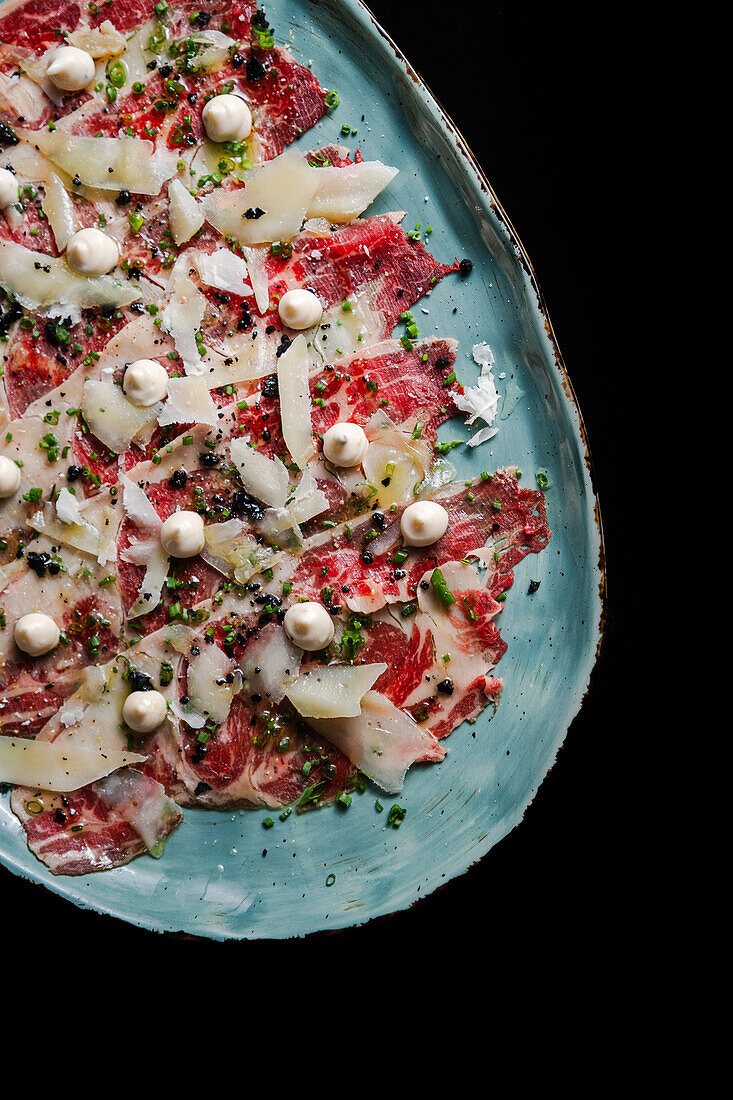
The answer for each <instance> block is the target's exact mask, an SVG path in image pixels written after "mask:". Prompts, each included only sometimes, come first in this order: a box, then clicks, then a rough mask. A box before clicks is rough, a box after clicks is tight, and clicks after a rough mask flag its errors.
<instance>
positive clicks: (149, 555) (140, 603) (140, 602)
mask: <svg viewBox="0 0 733 1100" xmlns="http://www.w3.org/2000/svg"><path fill="white" fill-rule="evenodd" d="M120 557H121V558H122V560H123V561H129V562H131V563H132V564H133V565H145V567H146V568H145V576H144V577H143V580H142V584H141V585H140V593H139V595H138V597H137V599H136V600H135V602H134V603H133V605H132V607H131V608H130V610H129V611H128V612H127V617H128V618H129V619H137V618H138V616H139V615H146V614H147V613H148V611H154V610H155V608H156V607H157V606H158V604H159V603H160V593H161V589H162V588H163V585H164V584H165V578H166V577H167V576H168V555H167V554H166V552H165V550H164V549H163V547H162V546H161V544H160V539H158V538H155V539H149V540H148V541H146V542H133V543H131V545H130V546H128V547H127V549H126V550H123V551H122V553H121V554H120Z"/></svg>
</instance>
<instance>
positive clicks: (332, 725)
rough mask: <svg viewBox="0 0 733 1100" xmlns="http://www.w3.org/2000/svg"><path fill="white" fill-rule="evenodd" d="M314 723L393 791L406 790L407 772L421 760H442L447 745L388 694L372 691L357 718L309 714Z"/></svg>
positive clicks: (361, 768) (383, 787)
mask: <svg viewBox="0 0 733 1100" xmlns="http://www.w3.org/2000/svg"><path fill="white" fill-rule="evenodd" d="M308 725H309V726H312V727H313V729H314V730H316V732H317V733H320V734H322V735H323V737H325V738H326V739H327V740H328V741H330V742H331V744H332V745H335V747H336V748H337V749H340V751H341V752H342V753H343V754H344V756H347V757H348V758H349V760H350V761H351V763H352V764H353V765H354V766H355V767H356V768H358V769H359V771H362V772H364V775H366V776H368V777H369V779H371V780H372V781H373V782H374V783H376V784H377V786H379V787H381V788H382V790H384V791H387V792H388V793H389V794H395V793H396V792H397V791H401V790H402V785H403V783H404V779H405V773H406V772H407V769H408V768H409V767H410V765H411V764H414V763H415V761H417V760H430V761H438V760H442V759H443V758H444V756H445V749H444V748H443V747H442V745H441V744H440V742H439V741H438V740H436V738H435V737H434V736H433V735H432V734H431V733H429V732H428V730H423V729H422V728H421V727H420V726H419V725H418V724H417V722H416V721H415V720H414V718H412V717H411V716H410V715H409V714H407V713H406V712H405V711H403V710H400V709H399V708H398V707H396V706H395V705H394V703H392V702H391V701H390V700H389V699H387V698H386V696H384V695H380V693H379V692H377V691H368V692H367V693H366V695H365V696H364V697H363V699H362V700H361V714H359V715H358V716H356V717H354V718H330V719H323V718H309V719H308Z"/></svg>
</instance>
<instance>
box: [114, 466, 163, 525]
mask: <svg viewBox="0 0 733 1100" xmlns="http://www.w3.org/2000/svg"><path fill="white" fill-rule="evenodd" d="M120 485H121V486H122V507H123V508H124V509H125V515H126V516H127V518H128V519H129V520H130V521H131V522H132V523H134V524H135V526H136V527H140V528H142V529H145V528H147V529H148V530H150V531H155V532H158V531H159V530H160V528H161V526H162V523H163V521H162V519H161V518H160V516H159V515H158V513H157V512H156V511H155V508H153V506H152V504H151V503H150V501H149V500H148V497H147V496H146V494H145V493H144V492H143V491H142V489H141V488H140V486H139V485H136V484H135V482H134V481H130V479H129V477H127V475H126V474H120Z"/></svg>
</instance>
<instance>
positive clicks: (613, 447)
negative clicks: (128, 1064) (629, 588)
mask: <svg viewBox="0 0 733 1100" xmlns="http://www.w3.org/2000/svg"><path fill="white" fill-rule="evenodd" d="M370 6H371V9H372V11H373V12H374V14H375V16H376V17H377V19H378V20H379V21H380V22H381V23H382V25H383V26H384V27H385V29H386V30H387V31H388V32H389V33H390V34H391V35H392V37H393V38H394V39H395V41H396V43H397V44H398V46H399V47H400V48H401V49H402V50H403V52H404V53H405V54H406V55H407V57H408V59H409V60H410V62H411V63H412V64H413V66H414V67H415V68H416V69H417V71H418V72H419V73H420V75H421V76H422V77H423V79H424V80H425V81H426V83H427V84H428V86H429V87H430V89H431V90H432V92H433V93H434V94H435V96H436V97H437V99H438V100H439V102H440V103H441V105H442V106H443V107H444V108H445V109H446V111H447V112H448V114H449V115H450V116H451V117H452V118H453V119H454V121H455V122H456V124H457V125H458V127H459V129H460V130H461V131H462V133H463V135H464V137H465V138H466V140H467V142H468V144H469V146H470V147H471V149H472V150H473V152H474V154H475V156H476V158H477V160H478V162H479V163H480V164H481V165H482V167H483V169H484V171H485V173H486V175H487V176H488V178H489V179H490V181H491V183H492V186H493V188H494V190H495V192H496V194H497V196H498V197H499V199H500V201H501V203H502V204H503V206H504V208H505V210H506V212H507V214H508V216H509V218H510V219H511V221H512V223H513V225H514V227H515V229H516V230H517V232H518V234H519V236H520V238H521V240H522V242H523V244H524V246H525V248H526V250H527V252H528V254H529V256H530V258H531V260H532V263H533V266H534V269H535V272H536V275H537V277H538V280H539V283H540V286H541V288H542V290H543V293H544V296H545V300H546V304H547V307H548V311H549V315H550V317H551V319H552V322H553V326H554V329H555V333H556V336H557V339H558V343H559V346H560V348H561V350H562V353H563V356H564V359H565V363H566V366H567V368H568V371H569V373H570V376H571V378H572V381H573V384H574V387H575V390H576V393H577V396H578V400H579V403H580V406H581V409H582V412H583V416H584V419H585V423H586V427H587V431H588V437H589V442H590V448H591V453H592V455H593V461H594V470H593V475H594V481H595V485H596V489H597V492H598V494H599V496H600V499H601V503H602V509H603V519H604V526H605V538H606V552H607V566H608V579H609V604H608V609H607V624H606V631H605V642H604V648H603V651H602V654H601V658H600V661H599V663H598V665H597V667H596V670H595V672H594V675H593V680H592V684H591V688H590V691H589V694H588V697H587V699H586V701H585V703H584V706H583V708H582V711H581V713H580V714H579V716H578V717H577V718H576V720H575V722H574V723H573V725H572V728H571V730H570V732H569V735H568V737H567V740H566V743H565V746H564V747H563V748H562V750H561V752H560V754H559V757H558V760H557V763H556V765H555V767H554V768H553V770H552V771H551V773H550V775H549V776H548V778H547V780H546V781H545V782H544V783H543V785H542V787H541V789H540V790H539V793H538V795H537V797H536V799H535V801H534V803H533V804H532V806H531V807H530V808H529V810H528V812H527V815H526V818H525V820H524V822H523V823H522V824H521V825H520V826H519V827H518V828H517V829H515V830H514V831H513V832H512V833H511V834H510V835H509V836H508V837H507V838H506V839H505V840H504V841H502V842H501V843H500V844H499V845H498V846H497V847H496V848H495V849H494V850H492V851H491V852H490V853H489V855H488V856H487V857H486V858H485V859H484V860H483V861H481V863H480V864H479V865H477V866H475V867H474V868H472V869H471V870H470V871H469V872H467V873H466V874H465V875H464V876H462V877H461V878H460V879H457V880H455V881H453V882H451V883H449V884H447V885H446V886H445V887H443V888H442V889H441V890H439V891H438V892H436V893H435V894H433V895H432V896H431V897H428V898H426V899H424V900H423V901H421V902H420V903H419V904H418V905H416V906H415V907H413V909H412V910H410V911H409V912H406V913H401V914H396V915H394V916H391V917H387V918H383V919H381V920H378V921H375V922H372V923H371V924H369V925H366V926H365V927H363V928H359V929H353V930H349V931H348V932H343V933H342V932H338V933H328V934H324V935H319V936H316V937H310V938H308V939H307V940H303V941H294V942H287V943H277V942H273V943H267V942H265V943H251V944H249V943H244V944H236V943H232V944H223V945H220V944H214V943H207V942H201V941H191V940H186V939H184V938H182V937H169V936H165V937H164V936H157V935H155V934H153V933H147V932H143V931H141V930H138V929H135V928H133V927H130V926H127V925H124V924H122V923H119V922H116V921H113V920H111V919H109V918H103V917H101V916H98V915H97V914H94V913H89V912H82V911H79V910H78V909H76V908H75V907H73V906H71V905H70V904H69V903H67V902H65V901H62V900H60V899H58V898H57V897H55V896H54V895H52V894H50V893H48V892H46V891H44V890H42V889H41V888H39V887H36V886H33V885H30V884H28V883H26V882H23V881H21V880H19V879H16V878H15V877H13V876H11V875H10V874H9V873H7V872H5V871H0V890H1V891H2V913H1V915H0V929H4V930H9V929H11V928H13V929H16V930H19V929H21V928H22V930H23V934H24V936H26V937H28V942H31V943H32V942H37V943H39V944H43V945H44V954H45V953H46V952H52V951H53V949H54V945H63V949H64V952H65V954H66V953H68V957H69V958H79V957H83V955H84V953H85V952H86V951H87V950H88V949H89V947H90V945H91V943H92V942H93V941H95V940H96V941H99V942H103V943H104V945H105V948H106V950H108V951H110V952H112V953H113V955H117V956H118V957H119V958H124V957H125V956H127V955H130V954H131V955H132V956H134V959H135V970H136V972H137V973H141V967H144V965H145V961H146V960H147V959H150V960H154V965H155V968H156V971H157V972H159V973H160V972H161V970H166V971H168V972H169V973H170V970H171V968H175V969H177V970H179V972H180V973H183V972H185V971H187V969H188V968H189V967H192V968H193V969H192V971H191V973H197V972H200V971H208V970H209V968H210V967H213V966H218V964H219V963H220V962H221V961H224V962H225V966H227V967H231V968H232V974H233V975H236V973H237V970H238V967H239V966H240V965H241V966H246V968H247V971H248V973H249V974H250V976H251V975H252V974H253V971H252V968H253V967H255V969H256V968H258V967H260V966H263V967H265V968H267V972H268V974H269V975H270V977H271V979H272V977H273V975H274V974H275V973H276V972H278V971H279V970H280V967H283V969H284V970H287V969H289V968H291V967H294V970H293V971H292V972H293V973H296V974H299V975H305V974H308V973H312V968H313V967H314V966H316V960H317V967H318V969H319V970H321V968H322V967H324V966H325V967H326V968H327V969H328V968H329V967H333V968H334V970H333V972H334V973H339V974H340V975H341V976H342V978H343V979H344V980H348V979H349V978H351V977H356V976H357V975H359V974H361V975H364V974H369V973H371V972H373V971H372V967H374V966H376V967H377V968H378V969H377V971H376V973H378V974H384V973H385V969H384V965H383V961H384V959H385V958H387V957H391V953H392V952H393V951H397V952H399V953H400V957H401V960H402V962H401V966H413V965H416V966H421V965H424V962H425V960H426V959H427V958H431V959H433V961H434V962H435V960H439V963H440V969H441V970H443V971H445V972H446V973H455V974H460V973H462V972H463V973H469V974H478V976H479V977H481V976H482V975H483V976H488V975H489V973H491V974H492V975H493V974H495V972H496V968H497V967H498V966H500V965H502V960H507V959H513V960H515V961H518V960H521V961H522V962H523V963H524V964H525V965H526V966H527V967H529V968H530V969H533V970H535V972H544V971H545V969H546V967H547V966H548V965H551V964H552V962H553V960H554V963H555V965H556V966H566V965H568V966H569V965H572V964H581V965H583V966H588V967H590V968H591V969H597V968H598V967H600V966H603V967H608V966H609V964H610V965H614V963H615V961H616V960H617V959H619V958H621V956H622V954H623V944H624V942H625V940H626V938H627V937H629V936H632V937H633V935H634V933H633V931H632V929H633V928H636V930H637V931H636V935H638V927H639V926H638V920H639V916H640V914H639V913H638V911H637V901H636V894H635V880H634V876H633V875H632V871H631V868H632V866H633V862H634V858H635V853H636V854H638V852H636V849H638V840H637V841H636V842H635V844H632V841H631V834H630V830H628V829H624V828H622V827H620V824H619V823H620V822H622V821H625V820H630V819H631V818H632V817H633V812H634V798H635V794H634V784H633V782H630V780H629V758H630V755H633V751H634V745H633V741H634V739H635V738H636V737H637V735H638V731H637V730H635V729H634V727H633V724H630V722H629V719H628V717H627V718H625V719H624V720H623V721H621V720H620V718H619V712H618V709H617V706H616V704H615V700H616V698H617V694H618V683H619V678H620V677H621V676H622V674H623V667H624V653H625V651H626V650H627V646H626V641H625V634H626V632H627V629H628V626H629V622H628V619H627V612H626V611H625V610H624V605H623V604H622V600H621V597H620V594H621V591H622V589H623V586H624V574H625V572H627V565H626V563H625V562H624V551H623V548H622V545H621V543H622V538H621V530H622V522H623V510H624V496H623V481H624V478H623V469H624V461H625V460H624V457H623V455H622V454H620V453H619V450H620V448H619V443H620V439H619V432H620V427H621V426H620V424H619V421H618V419H617V417H616V416H615V410H614V405H613V403H612V395H613V386H614V376H615V375H617V373H618V371H619V369H620V363H619V348H620V346H621V344H622V339H621V335H620V333H619V332H618V327H617V326H618V321H619V319H618V316H617V313H616V309H615V302H614V296H613V292H612V279H613V277H614V270H613V269H614V262H615V260H614V250H615V247H616V237H617V232H618V224H617V220H616V215H615V212H614V206H615V203H616V201H617V195H616V173H617V166H618V162H619V158H622V159H623V158H625V156H626V152H627V149H628V143H629V140H630V132H631V128H632V125H633V123H632V120H631V117H630V115H629V114H628V113H627V112H626V111H625V109H624V107H623V103H624V100H623V97H621V96H620V95H619V89H620V86H621V85H628V84H629V82H630V81H633V79H634V68H635V58H634V51H633V48H632V47H631V46H629V44H628V43H627V42H626V40H625V39H623V38H622V36H621V35H620V33H618V32H617V31H616V29H615V28H614V26H613V24H612V23H611V22H604V21H603V20H598V19H594V20H593V21H592V22H586V21H581V20H579V18H578V11H577V9H576V6H575V5H572V6H568V10H566V11H565V12H562V11H560V12H558V11H557V10H556V9H557V6H556V5H545V6H543V7H540V6H539V5H537V6H534V5H531V6H530V5H524V4H506V5H504V4H501V5H496V4H494V3H481V2H480V0H463V2H459V3H456V4H454V5H453V6H452V7H450V8H448V7H447V6H446V5H441V10H440V11H438V10H437V8H436V9H433V10H431V7H430V5H429V4H427V3H422V2H421V3H417V2H416V0H401V2H400V3H399V4H397V3H395V2H394V0H389V2H385V0H372V3H371V5H370ZM276 7H277V5H276V2H275V0H272V2H271V4H270V5H269V6H267V11H268V15H270V17H271V18H272V17H275V20H274V21H275V26H277V22H276ZM571 8H572V10H570V9H571ZM624 439H625V441H626V443H627V444H628V424H627V425H626V427H625V428H624ZM477 945H479V946H480V950H479V951H477ZM345 960H349V962H348V966H347V967H346V969H344V967H343V964H344V961H345ZM376 960H382V961H381V962H380V961H376ZM336 968H338V969H336ZM268 985H269V983H268ZM270 988H272V986H270Z"/></svg>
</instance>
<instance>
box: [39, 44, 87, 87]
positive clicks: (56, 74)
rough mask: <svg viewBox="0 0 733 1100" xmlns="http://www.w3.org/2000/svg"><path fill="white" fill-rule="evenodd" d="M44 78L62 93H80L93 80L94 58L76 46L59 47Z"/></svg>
mask: <svg viewBox="0 0 733 1100" xmlns="http://www.w3.org/2000/svg"><path fill="white" fill-rule="evenodd" d="M46 76H47V77H48V79H49V80H50V81H51V83H52V84H54V85H55V86H56V87H57V88H58V89H59V90H60V91H62V92H80V91H81V90H82V88H86V86H87V85H88V84H91V82H92V80H94V58H93V57H91V56H90V55H89V54H88V53H87V52H86V50H80V49H79V48H78V47H77V46H61V47H60V48H59V49H58V50H57V51H56V53H55V54H54V56H53V58H52V59H51V63H50V65H49V66H48V68H47V69H46Z"/></svg>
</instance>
